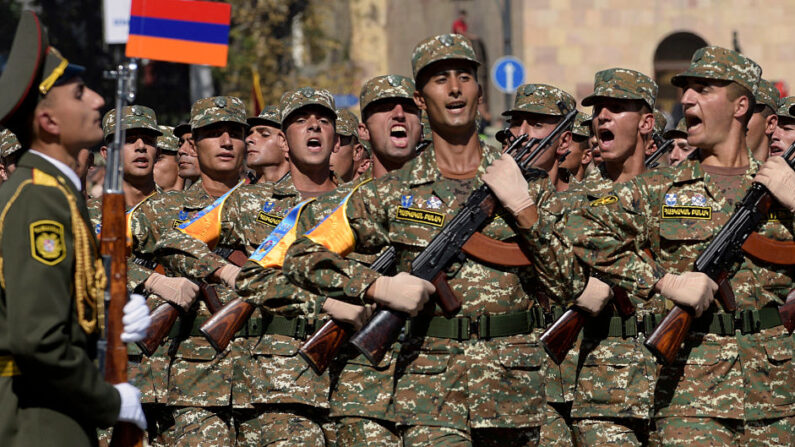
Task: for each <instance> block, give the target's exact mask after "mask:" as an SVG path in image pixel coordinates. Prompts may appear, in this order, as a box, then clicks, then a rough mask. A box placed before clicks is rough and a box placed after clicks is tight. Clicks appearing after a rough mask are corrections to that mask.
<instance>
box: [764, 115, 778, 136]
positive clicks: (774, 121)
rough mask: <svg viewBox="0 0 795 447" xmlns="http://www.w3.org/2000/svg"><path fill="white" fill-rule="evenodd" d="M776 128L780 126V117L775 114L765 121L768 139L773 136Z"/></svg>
mask: <svg viewBox="0 0 795 447" xmlns="http://www.w3.org/2000/svg"><path fill="white" fill-rule="evenodd" d="M776 126H778V115H776V114H775V113H773V114H771V115H770V116H768V117H767V118H766V119H765V135H767V136H768V137H769V136H771V135H773V132H775V130H776Z"/></svg>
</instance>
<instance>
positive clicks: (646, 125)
mask: <svg viewBox="0 0 795 447" xmlns="http://www.w3.org/2000/svg"><path fill="white" fill-rule="evenodd" d="M638 132H640V134H641V135H643V136H646V135H651V133H652V132H654V114H653V113H643V114H641V115H640V121H639V122H638Z"/></svg>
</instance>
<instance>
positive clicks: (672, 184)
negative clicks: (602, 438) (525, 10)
mask: <svg viewBox="0 0 795 447" xmlns="http://www.w3.org/2000/svg"><path fill="white" fill-rule="evenodd" d="M760 72H761V70H760V69H759V67H758V66H757V65H756V64H755V63H753V62H752V61H750V60H748V59H747V58H745V57H744V56H742V55H740V54H738V53H735V52H732V51H730V50H725V49H722V48H718V47H706V48H702V49H700V50H698V51H696V53H695V54H694V55H693V60H692V62H691V66H690V68H689V70H688V71H687V72H685V73H683V74H681V75H678V76H676V77H674V79H673V81H672V82H673V83H674V84H675V85H681V82H683V79H684V78H686V77H697V78H707V79H719V80H730V81H734V82H736V83H738V84H739V85H742V86H744V87H746V88H748V89H749V91H751V92H753V91H754V90H755V85H756V82H757V80H758V78H759V74H760ZM748 156H749V159H750V163H751V164H750V166H749V167H748V169H747V171H746V172H745V173H744V175H732V173H731V172H727V171H725V170H724V171H721V170H720V169H716V168H709V167H706V166H703V165H701V163H700V162H699V161H697V160H688V161H685V162H683V163H682V164H681V165H679V166H677V167H673V168H663V169H659V170H656V171H653V172H648V173H645V174H643V175H640V176H638V177H636V178H634V179H632V180H631V181H629V182H626V183H623V184H620V185H616V186H615V187H614V189H613V191H611V193H610V195H609V196H606V197H605V199H607V198H609V200H601V201H598V203H592V205H593V206H589V207H584V208H581V209H580V210H579V211H578V212H575V213H572V214H570V215H569V216H568V223H567V225H566V228H565V229H564V230H563V231H559V232H558V237H561V238H562V239H564V240H569V241H571V243H572V244H573V245H574V252H575V254H576V256H577V257H578V258H579V259H580V260H581V261H582V262H583V263H584V264H586V265H588V266H589V267H590V268H592V269H593V270H594V271H595V272H596V274H598V275H602V276H604V277H605V278H606V280H607V281H610V282H613V283H615V284H617V285H619V286H620V287H623V288H625V289H627V290H628V291H630V292H631V293H632V294H634V295H637V296H642V297H652V296H653V295H654V289H653V287H654V285H655V284H656V283H657V282H658V281H659V280H660V278H662V276H663V275H664V274H665V273H666V272H674V273H681V272H685V271H691V270H692V268H693V262H694V260H695V258H696V257H697V256H698V255H699V254H700V253H701V252H702V251H703V250H704V249H705V248H706V246H707V245H708V243H709V242H710V241H711V240H712V237H713V236H714V235H715V234H716V233H717V232H718V230H719V229H720V228H721V227H722V225H723V224H725V222H726V221H727V220H728V218H729V216H731V214H732V213H733V210H734V204H735V203H736V202H737V201H738V200H740V199H741V198H742V196H743V195H744V193H745V191H746V190H747V189H748V187H749V186H750V184H751V181H752V176H753V175H754V174H755V173H756V171H757V170H758V168H759V163H758V162H757V161H756V160H754V159H753V158H752V157H751V156H750V153H749V154H748ZM727 174H728V175H727ZM792 232H793V228H792V213H791V212H789V211H788V210H782V209H779V208H778V207H774V209H773V211H772V212H771V214H770V217H769V218H768V220H767V221H765V222H764V223H763V225H762V227H761V228H760V229H759V233H760V234H761V235H763V236H767V237H770V238H773V239H776V240H792ZM644 248H648V249H650V250H651V251H652V253H653V255H654V259H651V258H650V257H648V256H646V255H644V254H643V253H642V252H641V251H640V249H644ZM730 272H731V273H730V285H731V287H732V289H733V290H734V293H735V297H736V301H737V308H738V311H737V312H736V313H735V315H731V314H726V313H724V312H722V311H720V310H718V308H719V306H717V305H715V306H713V307H712V308H711V310H710V311H707V312H706V313H705V315H704V316H703V317H702V318H700V319H699V320H696V322H695V323H694V327H693V329H692V330H691V333H690V334H689V335H688V337H687V339H686V341H685V345H684V348H683V349H682V350H681V351H680V354H679V356H678V358H677V359H676V361H675V362H674V363H673V364H672V365H665V366H662V368H661V370H660V373H659V376H658V380H657V384H656V387H655V388H654V394H653V402H654V407H653V409H654V416H655V418H656V424H657V430H658V434H659V435H660V438H661V442H662V444H663V445H672V446H679V445H682V446H684V445H694V444H695V445H716V444H717V445H739V444H743V445H744V444H745V442H747V441H748V439H749V436H751V435H752V434H753V435H758V436H760V438H761V439H760V440H759V442H760V444H762V443H767V445H792V443H793V439H794V438H793V432H792V430H793V429H792V427H793V414H795V380H793V371H795V368H793V363H792V352H793V347H794V345H793V343H794V341H793V337H792V336H791V335H789V334H787V332H786V330H785V329H784V328H783V327H782V326H781V325H780V322H778V321H777V311H776V310H775V307H774V306H775V305H778V304H781V303H782V302H783V300H784V299H785V296H786V294H787V292H788V291H789V290H790V289H791V288H792V285H793V280H792V278H793V273H794V272H793V270H792V268H791V267H787V266H777V265H773V264H768V263H765V262H762V261H759V260H756V259H754V258H752V257H750V256H748V257H745V258H744V259H742V261H741V262H739V263H737V265H735V266H733V268H732V269H731V271H730ZM572 273H573V274H575V275H580V276H581V275H582V272H579V271H577V270H576V269H575V271H573V272H572ZM645 306H648V307H647V309H648V311H650V312H652V313H660V314H661V313H662V312H663V311H664V310H665V308H666V305H665V301H664V300H661V299H649V300H648V301H646V304H645ZM641 326H645V325H641ZM653 326H654V325H653V324H650V325H648V326H647V328H648V329H651V328H652V327H653ZM609 355H610V356H614V355H616V354H614V353H609ZM614 376H615V378H614V379H613V381H612V384H613V386H615V388H614V389H613V390H612V393H613V394H615V395H618V396H621V395H623V394H625V393H626V390H628V389H630V390H631V389H632V380H633V379H634V378H633V377H626V378H622V376H621V375H615V374H614Z"/></svg>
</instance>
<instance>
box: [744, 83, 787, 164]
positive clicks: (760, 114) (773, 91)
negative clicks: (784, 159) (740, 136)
mask: <svg viewBox="0 0 795 447" xmlns="http://www.w3.org/2000/svg"><path fill="white" fill-rule="evenodd" d="M780 96H781V95H780V94H779V92H778V89H777V88H776V86H775V84H773V83H772V82H770V81H768V80H767V79H760V80H759V86H758V87H757V89H756V96H755V98H754V99H755V100H756V107H755V108H754V114H753V115H751V119H750V120H749V121H748V132H747V133H746V135H745V139H746V141H747V142H748V147H749V148H751V154H752V155H753V156H754V158H756V159H757V160H759V161H761V162H764V161H766V160H767V158H768V157H769V156H770V139H771V137H772V135H773V132H774V131H775V130H776V124H777V123H778V115H776V110H777V109H778V101H779V99H780Z"/></svg>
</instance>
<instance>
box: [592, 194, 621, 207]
mask: <svg viewBox="0 0 795 447" xmlns="http://www.w3.org/2000/svg"><path fill="white" fill-rule="evenodd" d="M616 202H618V197H616V196H604V197H602V198H599V199H596V200H594V201H593V202H591V206H605V205H612V204H614V203H616Z"/></svg>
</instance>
